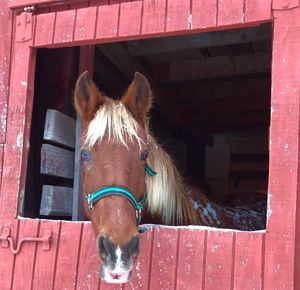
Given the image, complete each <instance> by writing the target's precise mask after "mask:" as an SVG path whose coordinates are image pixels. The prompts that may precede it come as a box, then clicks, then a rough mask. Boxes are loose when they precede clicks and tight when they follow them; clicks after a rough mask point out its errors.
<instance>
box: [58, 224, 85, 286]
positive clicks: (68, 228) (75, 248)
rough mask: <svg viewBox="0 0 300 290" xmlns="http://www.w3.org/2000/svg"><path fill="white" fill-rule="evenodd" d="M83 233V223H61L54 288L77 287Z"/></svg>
mask: <svg viewBox="0 0 300 290" xmlns="http://www.w3.org/2000/svg"><path fill="white" fill-rule="evenodd" d="M81 234H82V224H81V223H74V222H65V221H63V222H62V223H61V231H60V236H59V248H58V253H57V262H56V272H55V281H54V289H75V284H76V276H77V265H78V259H79V256H80V252H79V249H80V240H81Z"/></svg>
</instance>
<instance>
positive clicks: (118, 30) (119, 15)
mask: <svg viewBox="0 0 300 290" xmlns="http://www.w3.org/2000/svg"><path fill="white" fill-rule="evenodd" d="M109 3H110V1H109ZM118 6H119V7H118V8H119V10H118V24H117V37H119V36H120V18H121V3H120V4H118Z"/></svg>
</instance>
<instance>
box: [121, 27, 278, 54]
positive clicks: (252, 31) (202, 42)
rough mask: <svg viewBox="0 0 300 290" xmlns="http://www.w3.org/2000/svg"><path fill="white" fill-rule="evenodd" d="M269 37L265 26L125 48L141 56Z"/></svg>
mask: <svg viewBox="0 0 300 290" xmlns="http://www.w3.org/2000/svg"><path fill="white" fill-rule="evenodd" d="M271 36H272V33H271V26H270V25H269V24H265V25H261V26H258V27H250V28H243V29H235V30H224V31H215V32H206V33H199V34H190V35H182V36H176V37H164V38H156V39H147V40H143V41H131V42H129V43H128V44H127V46H128V50H129V52H130V54H131V55H133V56H142V55H153V54H158V53H163V52H171V51H175V50H186V49H193V48H207V47H215V46H224V45H230V44H238V43H247V42H254V41H261V40H267V39H268V40H271Z"/></svg>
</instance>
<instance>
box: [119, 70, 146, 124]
mask: <svg viewBox="0 0 300 290" xmlns="http://www.w3.org/2000/svg"><path fill="white" fill-rule="evenodd" d="M122 102H123V103H124V104H125V105H126V106H127V107H128V108H129V110H130V111H131V113H132V114H133V116H134V117H135V118H136V119H137V120H139V121H142V122H143V121H144V119H145V117H146V116H147V114H148V112H149V111H150V109H151V105H152V93H151V89H150V84H149V82H148V80H147V79H146V78H145V77H144V76H143V75H142V74H140V73H139V72H136V73H135V74H134V79H133V81H132V83H131V84H130V85H129V87H128V89H127V92H126V94H125V95H124V96H123V98H122Z"/></svg>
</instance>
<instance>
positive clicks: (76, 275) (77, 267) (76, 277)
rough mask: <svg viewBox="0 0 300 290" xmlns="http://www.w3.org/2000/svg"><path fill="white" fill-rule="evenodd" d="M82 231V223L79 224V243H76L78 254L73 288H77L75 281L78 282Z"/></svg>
mask: <svg viewBox="0 0 300 290" xmlns="http://www.w3.org/2000/svg"><path fill="white" fill-rule="evenodd" d="M82 232H83V224H82V223H81V225H80V235H79V245H78V252H77V253H78V254H77V261H76V273H75V284H74V289H77V283H78V270H79V260H80V254H81V244H82Z"/></svg>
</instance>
